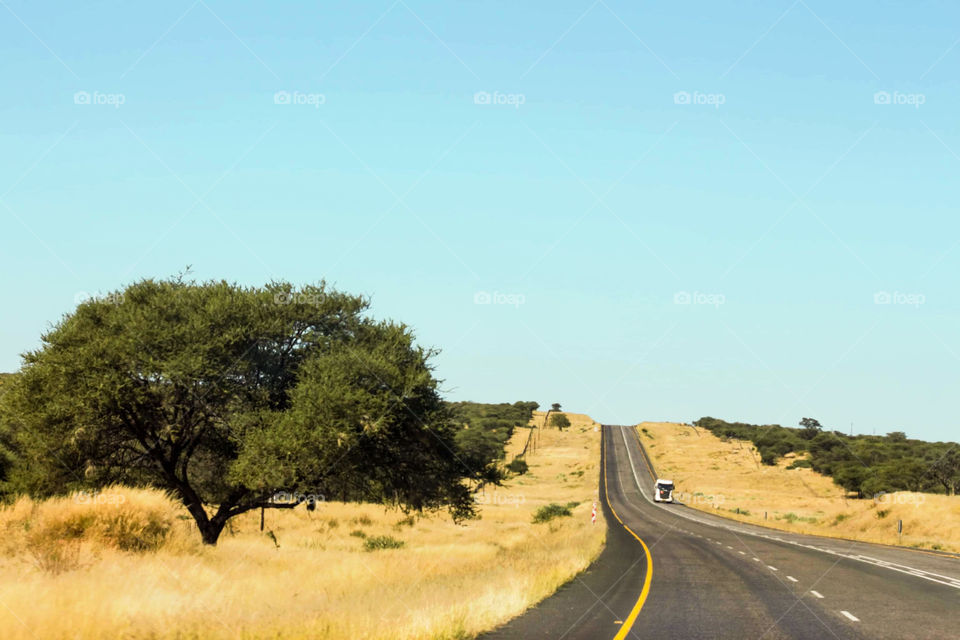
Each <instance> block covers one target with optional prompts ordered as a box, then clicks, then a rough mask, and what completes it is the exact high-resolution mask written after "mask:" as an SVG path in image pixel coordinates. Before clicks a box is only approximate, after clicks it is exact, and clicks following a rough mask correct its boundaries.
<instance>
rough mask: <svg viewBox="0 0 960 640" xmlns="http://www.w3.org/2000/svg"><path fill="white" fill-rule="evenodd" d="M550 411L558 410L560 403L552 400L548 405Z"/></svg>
mask: <svg viewBox="0 0 960 640" xmlns="http://www.w3.org/2000/svg"><path fill="white" fill-rule="evenodd" d="M550 411H560V403H559V402H554V403H553V404H552V405H550Z"/></svg>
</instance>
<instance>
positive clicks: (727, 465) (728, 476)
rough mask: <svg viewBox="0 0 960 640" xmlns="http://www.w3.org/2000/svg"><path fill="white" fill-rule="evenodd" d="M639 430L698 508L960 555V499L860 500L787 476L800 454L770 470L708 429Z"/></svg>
mask: <svg viewBox="0 0 960 640" xmlns="http://www.w3.org/2000/svg"><path fill="white" fill-rule="evenodd" d="M637 429H638V433H639V435H640V438H641V441H642V442H643V444H644V446H645V447H646V449H647V451H648V452H649V454H650V456H651V458H652V459H653V462H654V465H655V466H656V469H657V473H659V474H660V476H661V477H668V478H670V479H672V480H673V481H674V482H675V483H676V486H677V495H678V497H679V499H680V500H681V501H682V502H684V503H685V504H687V505H689V506H691V507H694V508H696V509H701V510H703V511H709V512H712V513H716V514H719V515H723V516H725V517H728V518H733V519H736V520H741V521H744V522H751V523H753V524H761V525H765V526H769V527H773V528H777V529H783V530H786V531H795V532H798V533H811V534H816V535H824V536H830V537H837V538H849V539H852V540H863V541H865V542H877V543H881V544H892V545H896V544H902V545H903V546H908V547H916V548H926V549H934V550H944V551H953V552H960V497H949V496H945V495H934V494H925V493H910V492H898V493H891V494H886V495H883V496H880V497H879V498H878V499H876V500H874V499H866V500H857V499H855V498H850V497H848V496H847V495H846V494H845V492H844V491H843V489H841V488H840V487H838V486H836V485H835V484H834V483H833V481H832V480H831V479H830V478H828V477H826V476H822V475H820V474H818V473H816V472H814V471H812V470H810V469H804V468H797V469H787V467H788V466H789V465H790V463H791V462H793V460H794V459H795V456H793V455H788V456H786V457H785V458H784V459H783V460H781V461H780V462H779V463H778V464H777V465H776V466H768V465H763V464H760V456H759V453H758V452H757V450H756V448H754V447H753V446H752V445H751V444H750V443H749V442H744V441H741V440H722V439H721V438H718V437H716V436H714V435H713V434H712V433H710V432H709V431H706V430H705V429H695V428H693V427H690V426H687V425H681V424H674V423H661V422H644V423H641V424H640V425H638V427H637ZM898 520H903V535H902V538H899V537H898V534H897V522H898Z"/></svg>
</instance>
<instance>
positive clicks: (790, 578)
mask: <svg viewBox="0 0 960 640" xmlns="http://www.w3.org/2000/svg"><path fill="white" fill-rule="evenodd" d="M787 580H789V581H790V582H800V581H799V580H797V579H796V578H794V577H793V576H787Z"/></svg>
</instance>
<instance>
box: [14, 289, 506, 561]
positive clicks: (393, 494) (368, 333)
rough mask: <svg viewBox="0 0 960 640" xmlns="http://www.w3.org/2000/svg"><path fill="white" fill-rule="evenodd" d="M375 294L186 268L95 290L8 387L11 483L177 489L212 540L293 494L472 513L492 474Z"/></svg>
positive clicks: (46, 490)
mask: <svg viewBox="0 0 960 640" xmlns="http://www.w3.org/2000/svg"><path fill="white" fill-rule="evenodd" d="M367 308H368V303H367V301H366V300H365V299H364V298H362V297H359V296H352V295H348V294H345V293H341V292H338V291H335V290H332V289H330V288H328V287H327V286H326V285H325V284H323V283H320V284H319V285H317V286H305V287H300V288H294V287H293V286H292V285H290V284H289V283H285V282H274V283H270V284H268V285H266V286H264V287H241V286H238V285H235V284H231V283H228V282H222V281H221V282H206V283H199V284H198V283H195V282H192V281H185V280H184V279H183V278H182V277H179V278H174V279H169V280H151V279H148V280H143V281H140V282H137V283H134V284H132V285H130V286H129V287H127V288H126V289H125V290H124V291H122V292H116V293H115V294H112V295H110V296H107V297H104V298H95V299H91V300H88V301H86V302H83V303H82V304H80V305H79V306H78V307H77V308H76V310H75V311H74V312H73V313H71V314H68V315H67V316H65V317H64V318H63V319H62V320H61V321H60V322H58V323H57V324H56V325H55V326H54V327H53V328H52V329H50V330H49V331H48V332H47V333H46V334H44V335H43V337H42V346H41V347H40V348H39V349H37V350H36V351H33V352H30V353H27V354H25V356H24V363H23V367H22V369H21V371H20V373H19V374H18V375H17V376H16V378H15V381H14V382H13V384H11V385H9V388H8V389H6V390H5V392H4V393H2V397H0V436H2V435H3V434H8V435H9V437H10V441H11V445H10V446H12V447H13V448H14V449H15V453H16V456H15V457H14V458H15V463H14V464H13V466H12V468H10V469H9V470H8V471H9V473H8V477H7V480H8V483H9V486H12V487H15V488H16V489H18V490H26V491H29V492H31V493H33V494H34V495H51V494H55V493H63V492H66V491H70V490H76V489H80V488H91V487H93V488H96V487H103V486H107V485H110V484H112V483H117V482H123V483H128V484H134V485H145V484H150V485H154V486H159V487H163V488H167V489H169V490H171V491H172V492H173V493H174V494H175V495H176V496H178V497H179V498H180V499H181V500H182V501H183V504H184V505H185V506H186V508H187V509H188V510H189V512H190V514H191V515H192V516H193V518H194V520H195V521H196V523H197V526H198V528H199V529H200V533H201V535H202V537H203V540H204V541H205V542H207V543H211V544H213V543H215V542H216V540H217V538H218V536H219V534H220V532H221V531H222V529H223V527H224V525H225V524H226V522H227V520H229V519H230V518H231V517H233V516H235V515H238V514H240V513H243V512H245V511H248V510H250V509H254V508H259V507H267V508H289V507H291V506H295V504H296V502H297V501H296V500H294V501H290V500H278V499H277V496H278V494H286V495H290V496H315V497H318V498H319V499H323V497H324V496H330V497H337V498H342V499H347V500H366V501H373V502H381V503H385V504H391V505H396V506H399V507H401V508H404V509H415V510H422V509H427V510H435V509H441V508H446V509H448V510H449V511H450V513H451V514H452V515H453V516H454V518H455V519H460V518H465V517H470V516H471V515H472V514H473V513H474V512H473V502H472V500H471V496H470V489H471V485H472V487H473V488H475V487H476V486H478V485H479V484H481V483H483V482H485V481H488V480H489V477H487V476H485V475H484V469H483V468H482V467H481V468H477V461H476V460H472V461H470V462H468V461H467V460H465V459H464V458H465V457H466V456H462V455H461V451H460V449H459V447H458V444H457V442H456V437H455V436H456V432H457V430H458V427H457V425H456V424H455V421H454V420H453V419H452V416H451V412H450V411H449V409H448V408H447V406H446V405H445V404H444V403H443V401H442V399H441V397H440V395H439V392H438V382H437V380H436V379H435V378H434V376H433V372H432V367H431V364H430V361H431V358H432V357H433V355H434V353H433V352H432V351H430V350H425V349H423V348H421V347H418V346H417V345H416V344H415V342H414V338H413V335H412V333H411V331H410V330H409V329H408V328H407V327H405V326H403V325H401V324H395V323H392V322H376V321H373V320H371V319H369V318H367V317H366V316H365V315H364V314H365V312H366V311H367ZM5 386H6V385H5ZM2 447H3V442H2V440H0V454H2V453H3V448H2Z"/></svg>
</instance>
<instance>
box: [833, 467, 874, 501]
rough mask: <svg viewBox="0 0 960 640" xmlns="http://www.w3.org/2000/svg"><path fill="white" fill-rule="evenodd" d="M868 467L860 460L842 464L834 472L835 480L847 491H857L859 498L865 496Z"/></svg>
mask: <svg viewBox="0 0 960 640" xmlns="http://www.w3.org/2000/svg"><path fill="white" fill-rule="evenodd" d="M868 475H869V474H868V471H867V468H866V467H864V466H863V465H862V464H861V463H859V462H851V463H847V464H844V465H842V466H840V467H839V468H838V469H836V470H835V471H834V473H833V482H834V483H835V484H837V485H839V486H841V487H843V488H844V490H845V491H847V492H851V493H852V492H856V494H857V497H858V498H862V497H863V482H864V480H866V479H867V477H868Z"/></svg>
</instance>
